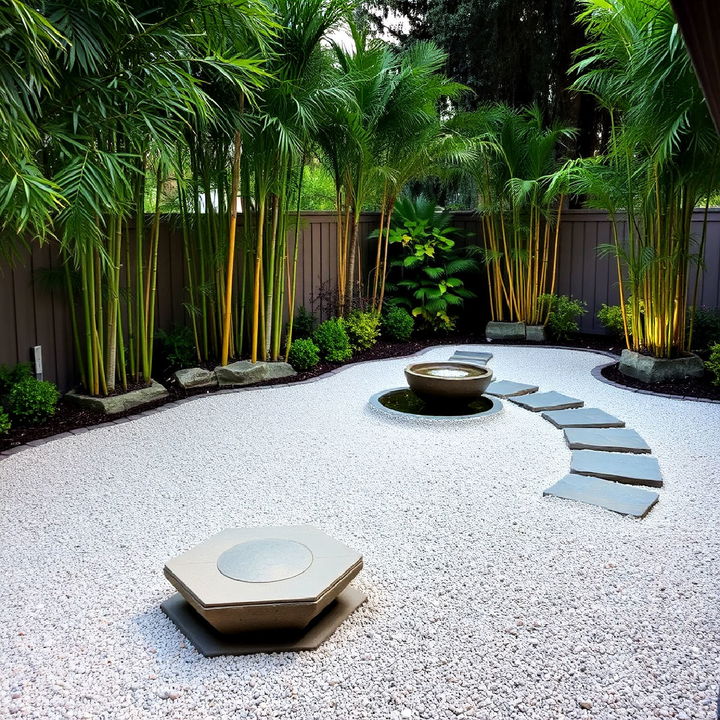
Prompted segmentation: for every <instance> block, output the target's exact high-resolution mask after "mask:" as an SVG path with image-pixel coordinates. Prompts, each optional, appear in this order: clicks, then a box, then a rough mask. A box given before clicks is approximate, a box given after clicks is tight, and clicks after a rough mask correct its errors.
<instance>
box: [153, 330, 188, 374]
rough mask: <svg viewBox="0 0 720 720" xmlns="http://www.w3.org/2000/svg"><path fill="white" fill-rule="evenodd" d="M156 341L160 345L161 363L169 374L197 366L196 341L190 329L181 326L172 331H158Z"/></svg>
mask: <svg viewBox="0 0 720 720" xmlns="http://www.w3.org/2000/svg"><path fill="white" fill-rule="evenodd" d="M155 339H156V340H157V342H158V345H159V348H158V350H159V352H160V358H161V360H160V362H161V364H162V365H164V368H165V370H166V371H167V372H173V371H175V370H181V369H182V368H187V367H192V366H193V365H196V364H197V354H196V352H195V339H194V338H193V334H192V330H190V328H189V327H184V326H182V325H181V326H177V327H173V328H171V329H170V330H158V331H157V332H156V333H155Z"/></svg>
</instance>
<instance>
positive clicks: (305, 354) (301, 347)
mask: <svg viewBox="0 0 720 720" xmlns="http://www.w3.org/2000/svg"><path fill="white" fill-rule="evenodd" d="M288 362H289V363H290V364H291V365H292V366H293V367H294V368H295V370H297V371H298V372H305V370H310V368H314V367H315V366H316V365H317V364H318V363H319V362H320V348H319V347H318V346H317V345H316V344H315V343H314V342H313V341H312V340H310V339H309V338H299V339H297V340H293V341H292V345H290V352H289V353H288Z"/></svg>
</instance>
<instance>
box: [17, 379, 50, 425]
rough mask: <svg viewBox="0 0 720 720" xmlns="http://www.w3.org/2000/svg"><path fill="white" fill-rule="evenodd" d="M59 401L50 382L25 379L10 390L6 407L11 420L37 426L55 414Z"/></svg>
mask: <svg viewBox="0 0 720 720" xmlns="http://www.w3.org/2000/svg"><path fill="white" fill-rule="evenodd" d="M59 399H60V393H59V392H58V389H57V388H56V387H55V385H53V384H52V383H51V382H46V381H44V380H36V379H35V378H33V377H27V378H25V379H23V380H21V381H20V382H19V383H15V385H13V386H12V388H10V392H9V393H8V394H7V399H6V407H7V411H8V414H9V415H10V417H11V418H12V419H13V420H17V422H19V423H21V424H23V425H39V424H40V423H42V422H44V421H45V420H47V419H48V418H49V417H51V416H52V415H54V414H55V406H56V405H57V402H58V400H59Z"/></svg>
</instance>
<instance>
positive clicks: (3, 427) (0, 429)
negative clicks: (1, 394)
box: [0, 408, 11, 435]
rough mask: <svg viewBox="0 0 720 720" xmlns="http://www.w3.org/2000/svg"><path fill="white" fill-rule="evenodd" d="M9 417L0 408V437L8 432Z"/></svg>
mask: <svg viewBox="0 0 720 720" xmlns="http://www.w3.org/2000/svg"><path fill="white" fill-rule="evenodd" d="M10 427H11V425H10V416H9V415H8V414H7V413H6V412H5V411H4V410H3V409H2V408H0V435H5V434H6V433H7V432H9V430H10Z"/></svg>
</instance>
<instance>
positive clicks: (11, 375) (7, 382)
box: [0, 363, 34, 396]
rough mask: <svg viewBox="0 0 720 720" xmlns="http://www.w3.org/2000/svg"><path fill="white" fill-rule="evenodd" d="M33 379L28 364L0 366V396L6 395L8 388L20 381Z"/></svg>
mask: <svg viewBox="0 0 720 720" xmlns="http://www.w3.org/2000/svg"><path fill="white" fill-rule="evenodd" d="M32 377H34V376H33V374H32V370H31V369H30V365H29V363H18V364H17V365H0V396H3V395H7V394H8V393H9V392H10V388H11V387H12V386H13V385H15V384H16V383H19V382H20V381H21V380H25V379H27V378H32Z"/></svg>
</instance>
